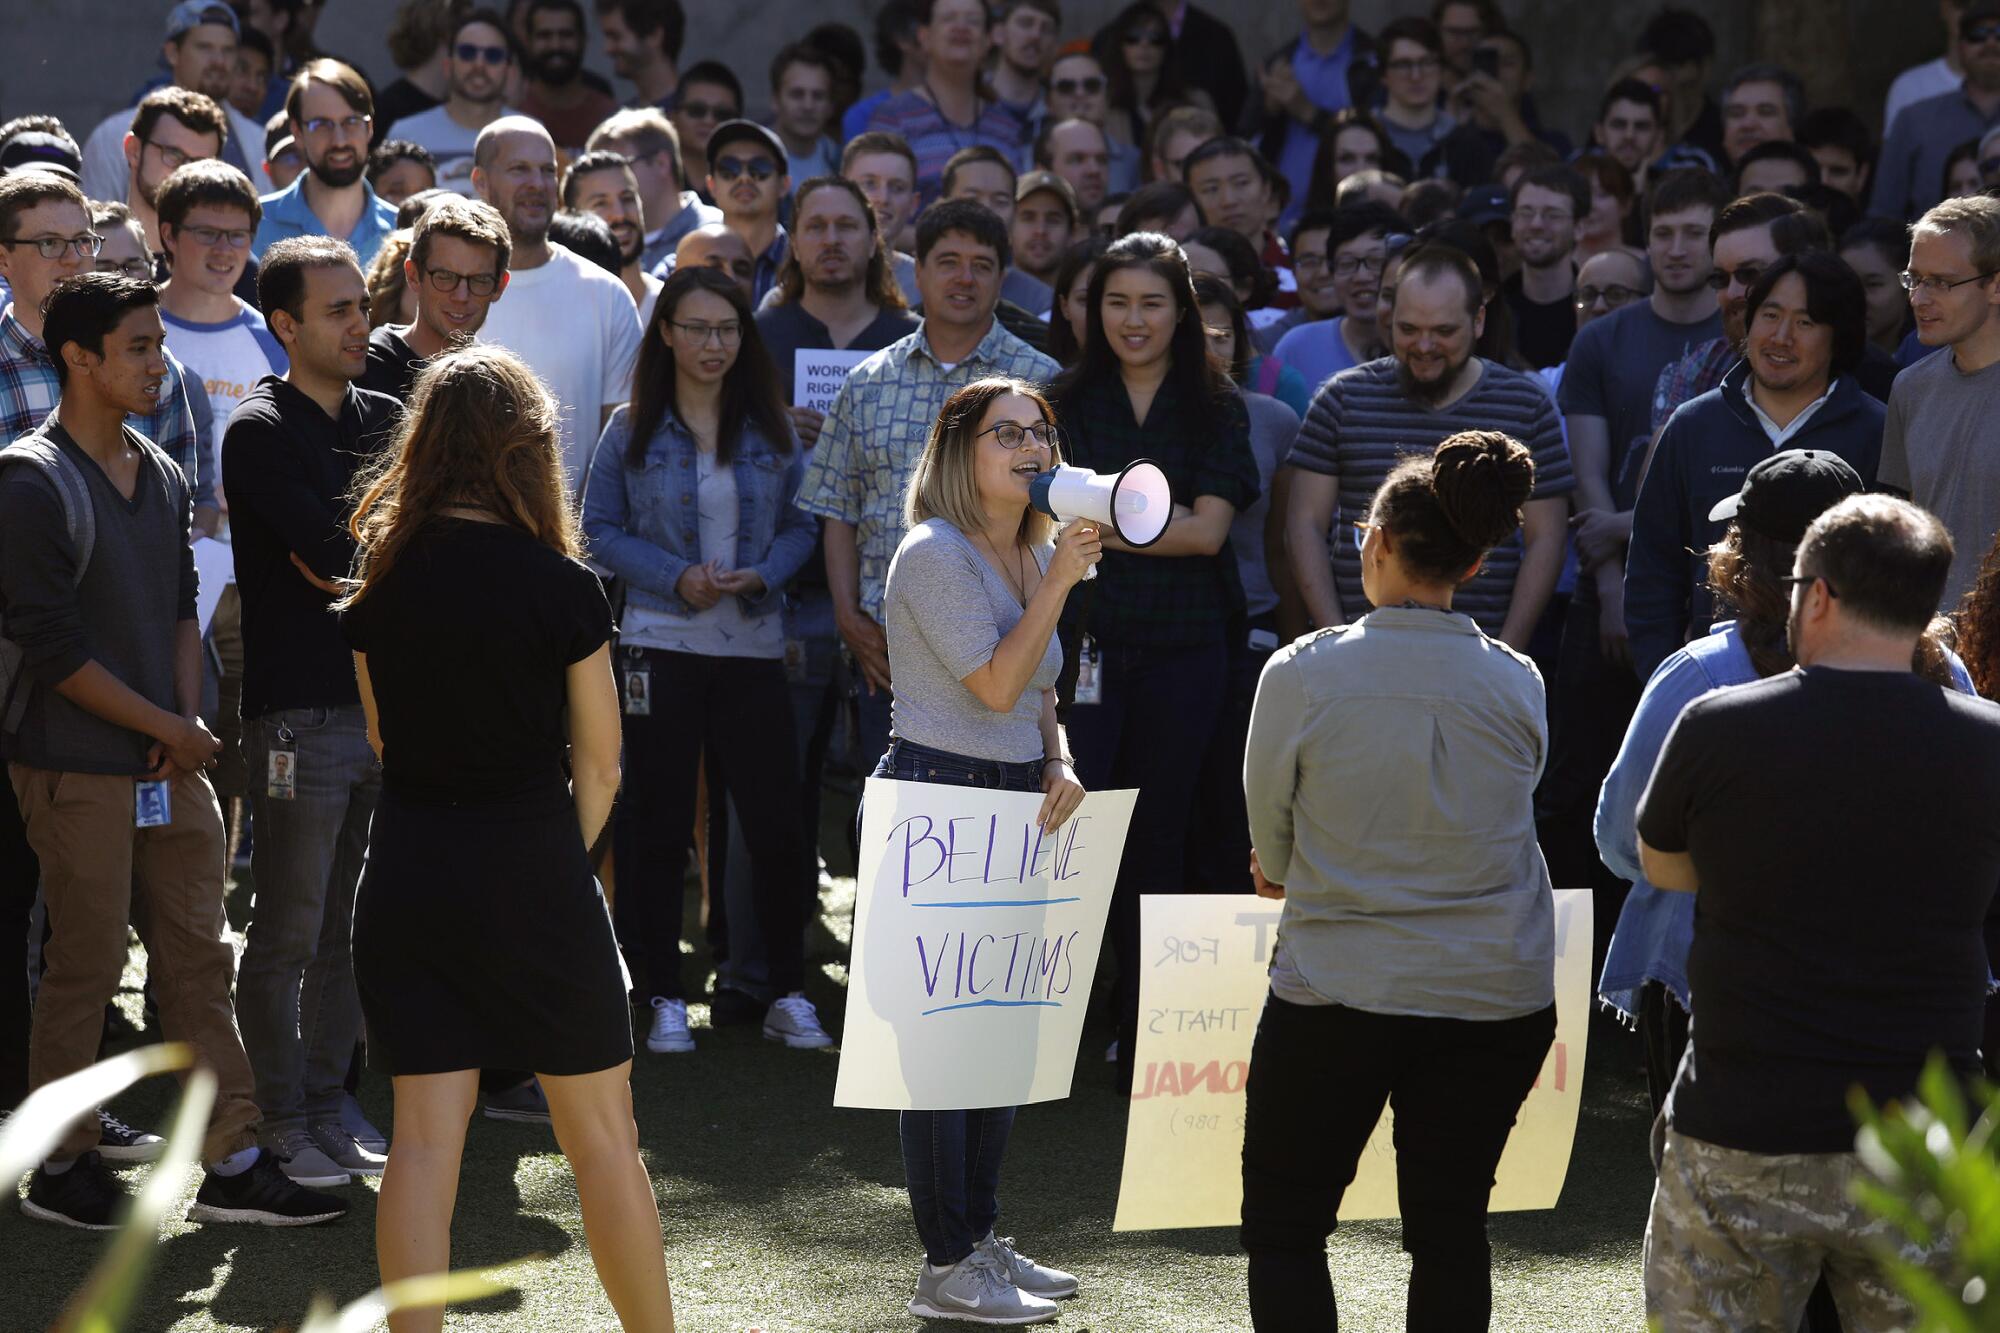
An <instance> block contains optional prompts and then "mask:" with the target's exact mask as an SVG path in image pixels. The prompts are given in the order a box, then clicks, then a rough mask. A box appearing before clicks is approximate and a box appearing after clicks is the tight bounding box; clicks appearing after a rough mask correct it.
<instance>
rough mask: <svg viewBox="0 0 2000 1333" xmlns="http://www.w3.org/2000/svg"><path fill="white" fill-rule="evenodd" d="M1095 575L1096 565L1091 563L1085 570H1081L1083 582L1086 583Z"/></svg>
mask: <svg viewBox="0 0 2000 1333" xmlns="http://www.w3.org/2000/svg"><path fill="white" fill-rule="evenodd" d="M1096 577H1097V566H1096V565H1092V566H1090V567H1089V568H1088V569H1086V570H1084V571H1083V579H1084V582H1086V583H1088V582H1089V581H1090V580H1092V579H1094V578H1096Z"/></svg>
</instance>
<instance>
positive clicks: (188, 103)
mask: <svg viewBox="0 0 2000 1333" xmlns="http://www.w3.org/2000/svg"><path fill="white" fill-rule="evenodd" d="M227 126H228V121H227V120H225V119H224V117H223V113H222V108H221V107H220V106H219V105H217V104H216V102H215V99H213V98H210V97H204V96H203V95H202V94H200V93H195V92H189V91H188V90H187V89H185V88H177V87H166V88H155V89H154V90H153V91H152V92H150V93H147V94H146V96H145V97H144V98H143V99H141V100H140V102H139V107H138V109H137V110H136V111H134V112H133V113H132V129H131V132H130V133H128V134H126V136H125V145H124V147H125V162H126V165H127V166H128V167H130V168H131V171H130V173H129V175H128V176H127V177H126V179H127V181H128V182H129V184H128V185H127V186H126V190H125V206H126V207H127V208H129V209H131V210H132V218H133V220H134V221H135V222H137V223H138V224H139V228H140V230H142V231H144V232H145V233H146V245H147V247H148V248H149V249H151V250H152V251H153V253H155V254H158V253H159V252H160V251H161V250H163V249H165V248H166V247H165V246H164V245H162V244H161V242H160V224H159V216H158V212H157V210H158V208H159V203H160V186H161V185H162V184H164V183H165V181H166V179H167V177H168V176H171V175H172V174H173V173H174V172H175V171H176V170H177V169H178V168H180V167H181V166H182V165H184V164H186V163H189V162H202V161H206V160H208V159H209V158H215V157H221V156H222V145H223V144H224V142H226V141H227V140H228V138H229V131H228V128H227Z"/></svg>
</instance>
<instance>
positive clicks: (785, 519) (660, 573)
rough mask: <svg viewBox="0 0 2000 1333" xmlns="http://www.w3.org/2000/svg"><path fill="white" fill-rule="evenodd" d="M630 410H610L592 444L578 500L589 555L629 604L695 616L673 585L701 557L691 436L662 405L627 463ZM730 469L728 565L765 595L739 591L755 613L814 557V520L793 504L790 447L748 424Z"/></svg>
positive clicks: (794, 455) (799, 460) (797, 459)
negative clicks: (732, 516)
mask: <svg viewBox="0 0 2000 1333" xmlns="http://www.w3.org/2000/svg"><path fill="white" fill-rule="evenodd" d="M630 412H631V409H630V407H620V408H619V409H618V410H617V411H616V412H614V413H612V416H611V421H610V423H609V424H608V425H606V426H605V428H604V435H603V438H601V439H599V440H598V442H597V452H596V454H595V455H594V456H593V457H592V459H591V463H590V481H589V485H588V487H587V488H586V489H585V491H584V498H583V532H584V536H585V538H586V539H588V541H589V543H590V554H591V558H592V559H594V560H596V561H598V562H599V563H600V564H602V565H604V566H605V568H607V569H609V570H610V571H611V572H612V573H614V574H616V575H617V576H618V577H619V578H620V579H622V580H623V581H624V583H625V587H626V600H627V603H628V604H629V605H633V606H643V607H646V608H647V609H649V610H653V611H661V612H665V613H666V614H668V615H676V616H693V615H694V614H696V612H695V608H694V607H692V606H690V605H689V604H688V603H687V602H685V601H683V600H682V598H681V595H680V593H679V592H678V591H676V590H675V587H674V585H675V584H676V583H678V582H679V581H680V577H681V574H682V573H683V572H684V571H686V569H687V567H688V566H689V565H695V564H700V563H701V523H700V510H699V507H698V504H697V499H698V497H697V495H696V484H697V483H696V480H695V477H696V473H695V454H696V446H695V441H694V436H693V435H692V434H690V433H689V432H688V429H687V427H685V426H683V425H682V424H681V422H680V420H679V418H677V417H676V416H674V414H673V413H672V412H671V411H670V412H668V413H667V414H666V415H665V416H664V417H663V418H662V419H661V421H660V426H659V429H658V430H656V431H654V432H653V438H652V439H651V440H650V441H649V442H648V443H647V446H646V461H645V463H644V465H643V466H640V467H636V468H635V467H633V466H631V464H629V463H628V462H627V461H626V459H625V450H626V446H627V444H628V443H629V441H630V439H631V431H630V425H631V416H630ZM787 443H789V442H787ZM730 468H731V470H732V471H733V472H734V473H735V474H736V498H737V506H738V509H737V519H736V553H735V557H734V559H731V560H728V561H727V562H726V563H728V564H729V565H730V567H732V568H735V569H745V568H748V569H753V570H755V571H756V572H757V574H758V575H759V576H761V577H762V578H763V580H764V592H763V595H761V596H759V597H738V598H737V600H738V602H740V603H741V605H742V608H743V611H744V612H745V614H751V615H754V614H756V613H758V612H760V611H768V610H771V609H774V608H775V607H776V606H777V605H779V604H780V603H778V602H777V601H774V600H773V599H776V598H780V597H781V596H782V595H783V591H784V587H785V584H786V583H787V582H788V581H790V579H791V577H792V575H794V574H796V573H798V571H799V566H800V565H802V564H804V563H805V562H806V558H807V557H808V556H810V555H811V554H812V549H813V528H814V524H813V520H812V518H811V516H810V515H808V514H806V513H805V511H803V510H801V509H800V508H798V506H796V505H794V504H793V503H792V500H793V498H794V497H795V496H797V495H798V493H799V478H800V477H802V476H803V475H804V474H805V460H804V458H803V456H802V454H801V452H800V451H799V450H797V449H792V450H790V451H789V452H780V451H779V448H778V446H776V445H774V444H773V443H772V442H771V441H769V440H767V439H765V438H764V436H763V434H762V433H761V432H760V431H758V429H757V428H756V427H755V426H754V425H751V424H750V423H748V422H746V423H744V428H743V437H742V438H741V439H740V440H738V441H737V444H736V451H735V455H734V457H733V459H732V460H731V463H730Z"/></svg>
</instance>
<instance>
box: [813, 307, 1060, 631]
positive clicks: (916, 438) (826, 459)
mask: <svg viewBox="0 0 2000 1333" xmlns="http://www.w3.org/2000/svg"><path fill="white" fill-rule="evenodd" d="M1059 369H1061V367H1059V366H1057V365H1056V363H1055V362H1053V361H1051V360H1050V359H1049V358H1048V357H1046V356H1043V355H1042V354H1041V353H1040V352H1037V351H1036V350H1035V349H1034V348H1032V347H1030V346H1028V345H1027V344H1026V343H1024V342H1022V341H1021V340H1020V339H1019V338H1016V337H1015V336H1014V335H1013V334H1011V333H1009V332H1007V330H1005V329H1003V328H1001V327H1000V322H999V321H998V320H995V321H994V322H993V324H992V326H991V327H989V328H988V329H987V331H986V336H985V337H983V338H981V339H980V340H979V346H977V347H975V348H973V349H972V354H971V355H970V356H968V357H966V358H965V359H964V360H963V361H960V362H958V363H957V364H956V365H953V366H949V367H947V366H945V365H943V364H941V363H940V362H939V361H938V359H937V356H936V354H935V353H933V352H932V351H931V345H930V340H929V339H928V338H927V337H925V335H924V328H923V327H922V326H919V327H918V329H917V331H916V332H915V333H912V334H910V335H909V336H907V337H904V338H900V339H898V340H897V341H895V342H893V343H890V344H889V345H888V346H887V347H885V348H883V349H882V350H881V351H879V352H876V353H875V354H873V355H872V356H870V357H869V358H868V359H867V360H866V361H863V362H862V363H861V364H860V365H858V366H856V367H855V368H854V369H853V370H851V371H849V372H848V373H847V382H846V383H845V384H844V385H842V386H841V389H840V395H839V396H838V397H836V398H835V399H834V400H833V406H832V407H830V408H828V409H827V413H826V424H825V426H824V427H823V428H822V429H821V431H820V436H819V443H818V444H816V445H814V446H813V450H812V457H811V458H810V460H809V461H808V462H807V464H806V474H805V478H804V480H802V481H801V482H800V483H799V498H798V506H799V508H801V509H803V510H805V511H806V512H807V513H808V514H817V515H819V516H820V517H821V518H832V519H838V520H839V521H841V522H842V523H851V524H853V525H854V527H855V529H856V531H855V541H856V543H857V545H858V546H859V548H860V557H861V609H862V610H863V611H865V612H867V613H868V614H869V615H871V616H873V617H874V618H875V619H876V620H880V619H881V618H882V597H883V592H884V589H885V588H886V587H887V586H888V582H889V561H890V559H891V558H892V557H894V556H895V554H896V547H897V546H899V545H900V544H901V543H902V540H903V533H904V531H905V529H904V526H903V493H904V492H905V491H906V490H907V489H908V488H909V484H910V474H911V473H912V472H914V471H915V470H916V466H917V459H918V458H919V457H920V456H922V454H923V452H924V442H925V441H926V440H927V439H929V438H930V433H931V423H932V422H934V421H936V420H937V417H938V413H939V412H940V411H942V410H943V408H944V404H945V400H946V399H947V398H949V397H951V395H952V394H953V393H954V392H955V391H957V390H959V389H961V388H964V387H965V386H966V385H968V384H970V383H972V381H974V380H976V379H983V378H985V377H986V376H988V375H1011V376H1014V377H1015V378H1017V379H1024V380H1027V381H1029V382H1031V383H1034V384H1047V383H1048V382H1049V381H1050V380H1052V379H1054V378H1055V377H1056V372H1057V371H1058V370H1059Z"/></svg>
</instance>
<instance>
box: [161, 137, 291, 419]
mask: <svg viewBox="0 0 2000 1333" xmlns="http://www.w3.org/2000/svg"><path fill="white" fill-rule="evenodd" d="M263 215H264V210H263V206H262V205H261V204H259V203H258V202H257V191H256V189H255V188H254V187H253V186H252V185H251V184H250V178H249V177H247V176H245V175H244V174H243V173H242V172H240V171H238V170H237V169H236V168H235V167H232V166H230V165H229V164H228V163H227V162H190V163H188V164H187V165H186V166H184V167H182V168H181V169H180V170H178V171H176V172H175V173H174V174H173V175H171V176H169V177H167V180H166V183H165V184H164V185H163V186H161V187H160V192H159V231H160V244H161V245H162V246H163V247H164V248H165V250H166V252H167V259H168V261H169V262H170V263H171V264H172V265H173V276H172V277H170V278H169V279H168V280H167V281H166V282H165V283H163V284H161V286H160V318H161V320H162V321H164V322H165V324H166V326H167V340H168V341H169V342H170V343H171V344H172V345H173V348H174V352H175V354H176V355H177V356H179V357H180V359H181V361H182V363H183V364H185V365H186V366H187V367H188V369H190V370H191V371H193V372H194V375H195V378H196V379H197V380H198V381H199V382H201V383H204V384H206V385H207V386H208V402H209V407H210V409H211V411H212V413H213V424H212V426H211V428H210V436H209V440H210V447H211V448H213V449H217V450H219V449H220V448H221V445H222V429H223V427H224V426H226V425H227V424H228V423H229V414H230V413H232V412H234V411H235V410H236V407H237V405H238V404H239V403H241V402H242V401H243V399H244V396H245V395H246V394H248V393H249V392H250V388H251V386H252V385H254V384H256V383H257V381H259V380H261V379H263V378H264V377H265V376H266V375H282V374H284V373H285V366H286V358H285V351H284V349H283V348H282V347H280V346H279V345H278V342H277V340H276V339H275V338H273V337H272V336H271V331H270V329H269V328H268V327H267V326H266V325H265V323H264V317H263V316H262V315H261V314H259V313H258V312H257V310H256V308H255V307H254V306H251V305H250V304H248V303H247V302H245V301H243V300H242V299H241V298H240V297H238V296H237V295H236V294H235V288H236V286H237V284H238V283H239V282H241V281H242V279H243V273H244V270H245V269H247V268H248V267H249V264H250V239H251V237H253V236H255V235H256V233H257V223H258V221H259V220H260V219H261V218H262V217H263Z"/></svg>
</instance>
